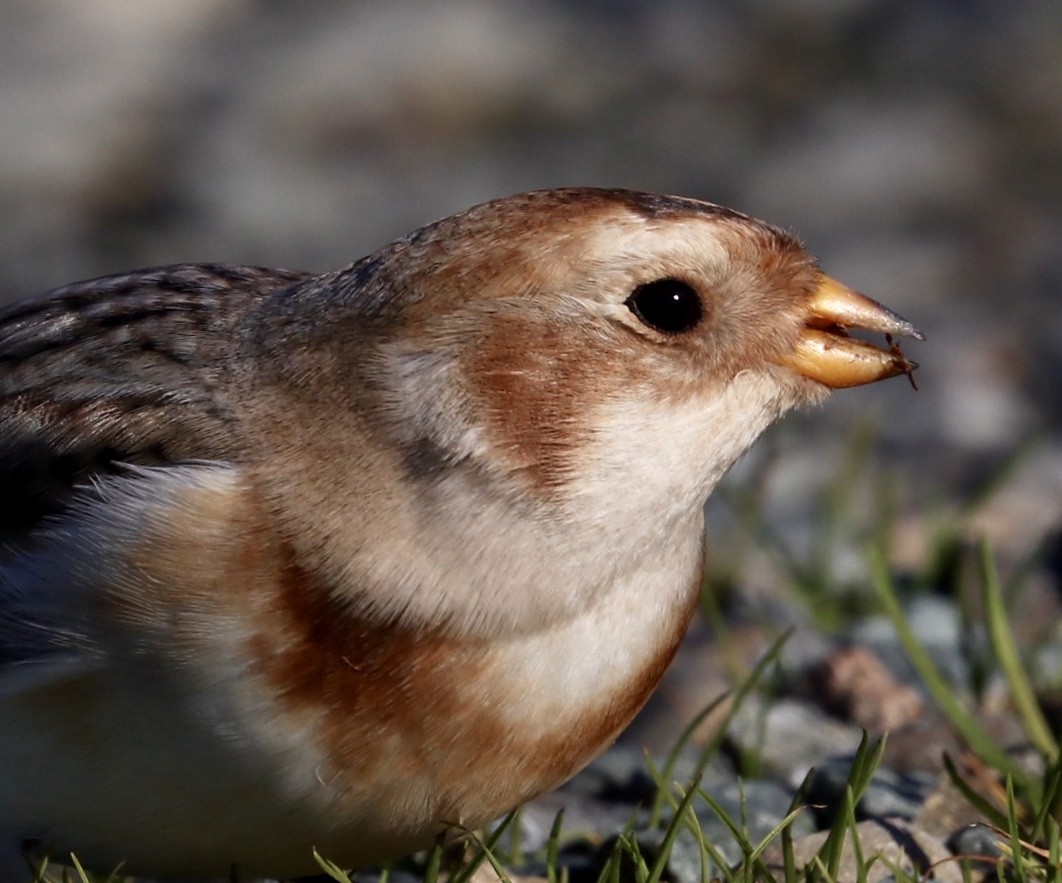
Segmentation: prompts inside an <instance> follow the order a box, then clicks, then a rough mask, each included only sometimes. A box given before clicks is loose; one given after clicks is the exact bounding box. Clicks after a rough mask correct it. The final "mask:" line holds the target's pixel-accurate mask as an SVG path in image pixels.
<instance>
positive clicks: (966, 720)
mask: <svg viewBox="0 0 1062 883" xmlns="http://www.w3.org/2000/svg"><path fill="white" fill-rule="evenodd" d="M871 570H872V572H873V577H874V579H873V582H874V590H875V592H876V594H877V596H878V600H879V602H880V603H881V605H882V607H884V609H885V612H886V614H887V615H888V617H889V619H891V620H892V624H893V628H895V629H896V634H897V635H898V636H899V639H900V643H901V644H902V645H903V648H904V651H905V652H906V653H907V657H908V659H909V660H910V661H911V664H912V665H913V666H914V667H915V670H916V671H917V672H918V676H919V677H920V678H921V679H922V683H923V684H924V685H925V688H926V690H927V691H928V692H929V694H930V696H931V697H932V698H933V701H934V702H935V703H936V705H937V707H938V708H939V709H940V710H941V711H942V712H943V713H944V715H945V716H946V717H947V718H948V720H949V721H950V722H951V725H952V726H953V727H955V729H956V730H958V732H959V734H960V735H961V736H962V738H963V739H964V740H965V741H966V744H967V745H969V746H970V749H971V750H972V751H973V752H974V753H975V754H977V755H978V757H980V758H981V759H982V760H984V762H985V763H987V764H988V765H989V766H991V767H993V768H995V769H997V770H999V771H1000V772H1002V773H1004V774H1006V775H1009V776H1011V777H1012V778H1013V779H1014V781H1015V782H1017V783H1019V784H1020V785H1021V787H1022V788H1023V789H1026V790H1028V791H1029V792H1030V793H1033V794H1037V795H1038V792H1039V790H1040V789H1039V785H1038V783H1036V782H1035V781H1034V780H1033V779H1032V777H1031V776H1030V775H1029V774H1028V773H1026V772H1025V771H1024V770H1023V769H1022V768H1021V767H1020V766H1018V764H1017V763H1015V761H1014V760H1013V759H1012V758H1011V757H1010V756H1009V755H1008V754H1006V752H1004V751H1003V750H1002V749H1001V748H999V746H998V745H996V743H995V741H994V740H993V739H992V737H991V736H989V735H988V734H987V733H986V732H985V731H984V730H983V729H982V728H981V726H980V724H978V723H977V721H976V720H975V719H974V718H973V716H972V715H971V714H969V713H968V712H967V711H966V709H965V708H963V707H962V704H961V703H960V702H959V700H958V699H956V698H955V691H954V690H953V689H952V687H951V685H950V684H948V682H947V681H946V680H945V679H944V676H943V675H941V673H940V672H939V671H938V670H937V667H936V666H935V665H934V664H933V660H931V659H930V658H929V654H928V653H927V652H926V650H925V648H924V647H923V646H922V645H921V644H920V643H919V642H918V639H917V638H916V637H915V635H914V631H913V630H912V629H911V624H910V623H909V622H908V621H907V617H906V616H905V615H904V612H903V609H902V608H901V606H900V602H899V599H898V598H897V597H896V593H895V591H894V590H893V587H892V581H891V579H890V578H889V570H888V566H887V564H886V563H885V557H884V555H883V554H882V552H881V550H880V549H878V548H873V549H872V550H871Z"/></svg>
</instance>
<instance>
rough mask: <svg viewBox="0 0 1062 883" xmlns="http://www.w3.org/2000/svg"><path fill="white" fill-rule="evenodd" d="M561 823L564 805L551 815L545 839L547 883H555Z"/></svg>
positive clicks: (562, 821)
mask: <svg viewBox="0 0 1062 883" xmlns="http://www.w3.org/2000/svg"><path fill="white" fill-rule="evenodd" d="M563 824H564V807H561V808H560V809H559V810H557V814H556V815H555V816H554V817H553V824H552V825H551V826H550V829H549V839H548V840H547V841H546V880H547V881H548V883H557V857H558V855H559V854H560V833H561V825H563Z"/></svg>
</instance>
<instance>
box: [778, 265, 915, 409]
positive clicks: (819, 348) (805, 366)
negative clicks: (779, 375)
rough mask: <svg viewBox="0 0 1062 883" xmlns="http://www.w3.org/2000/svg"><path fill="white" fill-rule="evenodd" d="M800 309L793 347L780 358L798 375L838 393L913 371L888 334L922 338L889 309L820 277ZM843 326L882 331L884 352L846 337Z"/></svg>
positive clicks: (839, 284) (904, 320) (912, 327)
mask: <svg viewBox="0 0 1062 883" xmlns="http://www.w3.org/2000/svg"><path fill="white" fill-rule="evenodd" d="M805 309H806V311H807V315H806V318H805V319H804V328H803V330H802V331H801V332H800V337H799V338H798V339H797V342H796V346H794V347H793V349H792V351H791V352H789V353H788V354H787V355H785V356H784V357H783V358H782V359H781V360H780V362H781V364H783V365H785V366H786V367H788V368H792V369H793V370H794V371H796V372H797V373H798V374H803V375H804V376H805V377H809V378H811V379H812V380H817V381H818V382H819V383H822V384H825V385H826V386H829V387H832V388H834V389H842V388H844V387H848V386H859V385H860V384H863V383H873V382H874V381H875V380H884V379H885V378H886V377H895V376H896V375H897V374H906V375H907V376H908V377H910V376H911V374H912V372H913V371H914V370H915V368H917V367H918V365H917V364H916V363H914V362H912V361H910V360H909V359H908V358H907V357H906V356H905V355H904V354H903V353H902V352H900V347H899V346H898V345H897V344H895V343H893V341H892V335H894V334H895V335H900V336H903V337H913V338H915V339H916V340H925V335H924V334H922V332H921V331H919V330H918V329H917V328H915V327H914V325H912V324H911V323H910V322H908V321H907V320H906V319H903V318H901V317H900V316H897V315H896V313H894V312H892V310H889V309H887V308H886V307H883V306H882V305H881V304H879V303H878V302H877V301H874V300H871V299H870V298H869V297H867V296H866V295H863V294H860V293H859V292H857V291H853V290H852V289H851V288H847V287H846V286H844V285H842V284H841V283H840V282H837V281H836V280H835V279H831V278H830V277H829V276H823V278H822V281H821V282H820V283H819V286H818V288H816V289H815V291H814V292H812V294H811V298H810V299H809V300H808V302H807V304H806V305H805ZM849 328H861V329H864V330H866V331H881V332H883V333H884V334H885V340H886V342H887V344H888V349H882V348H880V347H877V346H875V345H874V344H872V343H868V342H866V341H864V340H857V339H855V338H852V337H849V336H848V334H847V333H846V332H847V329H849Z"/></svg>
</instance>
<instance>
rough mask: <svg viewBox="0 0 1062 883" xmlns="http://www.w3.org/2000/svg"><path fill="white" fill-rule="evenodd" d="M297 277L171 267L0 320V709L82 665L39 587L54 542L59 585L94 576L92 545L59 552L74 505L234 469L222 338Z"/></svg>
mask: <svg viewBox="0 0 1062 883" xmlns="http://www.w3.org/2000/svg"><path fill="white" fill-rule="evenodd" d="M308 276H309V274H306V273H297V272H289V271H283V270H269V269H264V268H258V267H227V266H218V265H203V264H197V265H191V264H186V265H176V266H171V267H161V268H155V269H148V270H141V271H137V272H134V273H130V274H123V275H118V276H108V277H104V278H102V279H95V280H90V281H88V282H81V283H77V284H74V285H70V286H67V287H65V288H61V289H57V290H55V291H53V292H50V293H49V294H46V295H44V296H42V297H39V298H34V299H32V300H28V301H23V302H21V303H16V304H13V305H11V306H8V307H6V308H3V309H2V310H0V696H2V695H3V694H4V693H5V691H6V692H9V691H10V690H11V689H23V688H24V687H26V686H28V685H32V684H35V683H37V682H39V680H40V679H41V678H45V679H50V678H53V677H56V676H66V675H67V674H69V672H70V671H71V670H76V669H77V668H78V666H80V665H83V663H84V661H85V659H84V658H85V656H86V653H85V650H86V648H85V646H84V644H83V642H82V641H81V639H80V637H79V629H78V628H77V624H76V622H74V621H71V620H70V611H69V610H66V609H64V605H63V604H62V603H60V602H59V601H57V600H55V596H56V595H57V594H61V592H59V591H58V589H56V588H55V587H49V586H47V585H42V584H41V579H40V578H39V576H40V573H41V572H42V566H41V562H42V561H46V560H47V559H48V557H49V555H50V554H52V555H53V557H54V556H56V555H58V554H59V553H58V552H57V547H54V545H53V544H55V543H57V542H62V553H61V554H62V557H63V566H64V567H65V568H67V572H70V573H73V572H76V571H78V570H79V569H89V570H91V569H92V568H93V560H92V559H93V555H94V554H96V553H97V551H96V550H94V549H93V548H92V544H91V543H86V544H84V545H85V548H79V549H77V550H73V548H72V545H71V543H70V542H69V541H67V540H62V537H63V536H64V531H65V533H66V534H67V535H68V534H69V530H66V528H67V527H69V526H71V525H72V524H73V522H74V521H75V520H76V518H77V511H76V507H77V505H78V497H79V494H80V495H83V494H84V489H85V488H86V486H90V485H92V484H101V483H106V482H108V481H109V480H112V479H114V477H115V476H117V475H123V474H124V476H125V477H126V478H127V477H128V474H129V470H128V467H129V465H130V464H132V465H139V466H156V467H163V468H166V467H173V466H178V465H181V464H187V463H189V462H195V461H204V460H211V461H223V462H224V461H229V462H232V461H233V460H234V459H235V456H236V454H235V452H234V451H233V450H232V440H231V433H230V432H228V431H227V429H228V427H229V425H230V420H231V418H230V410H229V405H228V403H227V401H226V397H225V395H224V388H225V376H224V375H225V371H226V370H227V369H226V355H227V353H228V352H229V351H231V348H232V346H233V329H234V328H235V326H236V324H237V323H238V322H239V320H240V318H241V317H242V316H243V315H245V313H246V312H247V310H248V309H250V308H251V306H252V305H253V304H254V303H255V302H256V301H257V300H259V299H260V298H262V297H264V296H265V295H267V294H268V293H270V292H272V291H276V290H278V289H279V288H283V287H287V286H289V285H293V284H296V283H298V282H300V281H302V280H303V279H305V278H307V277H308ZM150 471H151V470H148V472H150ZM144 474H145V475H146V474H147V473H144ZM145 480H147V479H145ZM71 507H73V509H72V508H71ZM45 570H47V571H48V572H50V573H51V574H52V576H51V578H52V579H56V578H58V579H62V576H61V574H58V575H57V574H56V573H55V571H54V568H51V567H48V568H45ZM66 606H69V605H66Z"/></svg>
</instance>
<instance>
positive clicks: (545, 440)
mask: <svg viewBox="0 0 1062 883" xmlns="http://www.w3.org/2000/svg"><path fill="white" fill-rule="evenodd" d="M582 330H583V329H579V328H572V327H568V326H564V325H562V324H561V325H557V324H550V323H549V322H547V321H546V319H545V318H543V319H542V320H541V321H535V319H534V318H533V317H532V318H525V317H510V318H506V319H502V318H499V319H498V320H497V321H495V322H494V323H492V330H491V333H490V334H489V335H488V336H487V337H486V338H484V340H483V341H482V343H481V344H480V345H479V346H478V347H477V348H475V349H474V350H471V351H469V352H468V353H467V354H466V357H465V359H464V360H463V364H462V369H463V372H462V373H463V375H464V377H465V378H466V379H467V382H468V386H469V389H470V391H471V393H472V395H473V397H474V399H475V401H476V404H477V405H478V407H479V409H480V410H481V414H482V417H483V422H484V424H485V427H486V431H487V435H488V438H489V440H490V442H491V443H492V447H494V448H495V449H496V451H497V452H498V454H499V455H500V457H501V459H502V460H503V462H504V463H505V465H506V467H507V468H508V469H509V470H511V471H518V472H520V473H521V474H522V475H524V476H525V477H526V479H527V480H528V481H529V483H530V485H531V488H532V489H533V490H536V491H538V492H540V493H542V494H543V495H549V494H551V493H552V492H553V491H555V490H556V489H557V488H558V487H559V486H561V485H562V484H563V483H564V481H565V479H566V478H567V476H568V475H569V474H570V471H571V469H572V464H573V458H574V457H576V456H577V452H578V450H579V448H580V446H581V445H583V444H585V442H586V441H587V440H588V438H589V436H590V428H589V426H588V425H587V420H588V417H589V406H590V404H591V403H592V402H594V401H595V400H596V401H602V400H603V399H604V398H605V397H607V396H608V395H609V393H610V392H611V391H612V390H613V389H614V387H615V385H616V382H617V376H616V375H617V368H619V367H621V366H619V365H617V363H616V356H615V353H614V352H611V351H610V350H609V349H608V348H607V347H606V346H605V345H604V344H603V343H602V342H601V341H598V340H595V339H592V338H589V337H588V336H587V335H585V334H582V333H580V332H581V331H582Z"/></svg>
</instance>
